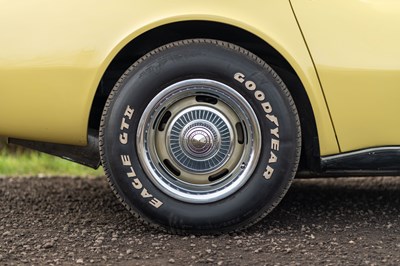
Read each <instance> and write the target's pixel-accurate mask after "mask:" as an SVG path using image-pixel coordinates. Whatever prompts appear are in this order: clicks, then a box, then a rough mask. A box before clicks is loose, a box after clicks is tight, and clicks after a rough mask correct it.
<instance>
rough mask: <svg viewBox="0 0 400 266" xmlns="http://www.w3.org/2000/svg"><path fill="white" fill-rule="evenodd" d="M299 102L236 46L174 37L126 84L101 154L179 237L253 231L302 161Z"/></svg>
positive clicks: (104, 129)
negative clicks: (172, 40) (243, 230)
mask: <svg viewBox="0 0 400 266" xmlns="http://www.w3.org/2000/svg"><path fill="white" fill-rule="evenodd" d="M300 132H301V130H300V123H299V118H298V115H297V110H296V107H295V104H294V102H293V100H292V98H291V96H290V93H289V91H288V90H287V88H286V87H285V85H284V83H283V82H282V81H281V79H280V78H279V77H278V75H277V74H276V73H275V72H274V71H273V70H272V69H271V68H270V67H269V66H268V65H267V64H266V63H265V62H263V61H262V60H261V59H259V58H258V57H256V56H255V55H253V54H251V53H250V52H248V51H246V50H245V49H243V48H240V47H238V46H236V45H233V44H230V43H226V42H222V41H216V40H208V39H193V40H184V41H179V42H174V43H171V44H167V45H165V46H162V47H160V48H158V49H156V50H153V51H152V52H150V53H148V54H147V55H145V56H144V57H142V58H141V59H139V60H138V61H137V62H136V63H135V64H133V65H132V66H131V67H130V68H129V69H128V70H127V71H126V72H125V73H124V75H123V76H122V77H121V79H120V80H119V81H118V82H117V84H116V85H115V87H114V89H113V90H112V92H111V94H110V96H109V98H108V100H107V103H106V106H105V108H104V111H103V115H102V120H101V127H100V154H101V158H102V163H103V166H104V169H105V172H106V175H107V177H108V179H109V182H110V185H111V187H112V189H113V191H114V192H115V193H116V195H117V197H118V198H119V199H120V200H121V201H122V203H123V204H124V205H125V206H126V207H127V208H128V209H129V210H130V211H131V212H132V213H134V214H135V215H136V216H137V217H140V218H142V219H143V220H144V221H146V222H147V223H149V224H151V225H153V226H155V227H158V228H163V229H165V230H167V231H169V232H173V233H195V234H198V233H211V234H214V233H221V232H228V231H233V230H238V229H242V228H245V227H248V226H250V225H252V224H254V223H255V222H257V221H259V220H260V219H261V218H263V217H264V216H266V215H267V214H268V213H269V212H270V211H271V210H272V209H273V208H274V207H275V206H276V205H277V204H278V202H279V201H280V200H281V198H282V197H283V195H284V194H285V192H286V191H287V189H288V188H289V185H290V183H291V181H292V179H293V177H294V175H295V172H296V170H297V165H298V161H299V157H300V146H301V144H300V143H301V134H300Z"/></svg>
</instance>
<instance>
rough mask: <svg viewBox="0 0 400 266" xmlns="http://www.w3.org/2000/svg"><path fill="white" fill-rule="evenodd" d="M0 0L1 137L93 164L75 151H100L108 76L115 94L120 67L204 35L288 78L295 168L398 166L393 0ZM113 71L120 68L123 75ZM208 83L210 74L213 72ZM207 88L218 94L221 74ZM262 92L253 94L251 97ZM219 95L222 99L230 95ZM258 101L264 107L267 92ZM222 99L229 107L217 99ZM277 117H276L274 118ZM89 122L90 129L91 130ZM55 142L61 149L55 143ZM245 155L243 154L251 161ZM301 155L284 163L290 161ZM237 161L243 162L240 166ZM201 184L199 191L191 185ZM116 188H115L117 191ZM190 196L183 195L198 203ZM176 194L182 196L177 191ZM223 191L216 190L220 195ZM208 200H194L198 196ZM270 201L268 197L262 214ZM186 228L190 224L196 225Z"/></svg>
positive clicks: (398, 59) (381, 170)
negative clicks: (297, 128)
mask: <svg viewBox="0 0 400 266" xmlns="http://www.w3.org/2000/svg"><path fill="white" fill-rule="evenodd" d="M0 4H1V9H0V33H1V35H0V36H1V37H0V40H1V42H0V136H4V137H8V138H10V139H11V142H14V143H17V144H21V145H25V146H28V147H31V148H35V149H39V150H42V151H46V152H50V153H53V154H56V155H60V156H63V157H65V158H69V159H72V160H75V161H78V162H81V163H86V164H88V165H90V166H92V167H96V166H98V164H99V158H96V159H94V161H93V162H90V163H88V162H87V161H86V159H87V158H84V157H88V156H89V155H87V154H86V153H82V151H81V150H80V147H82V148H85V147H89V146H90V147H89V148H88V149H89V150H91V151H94V150H95V152H94V154H96V156H97V157H98V156H99V155H98V154H99V152H98V149H97V139H98V135H99V127H100V128H101V127H103V130H104V131H106V130H105V129H104V123H105V122H104V121H108V120H107V119H111V118H110V117H112V116H113V115H114V114H113V113H112V111H110V110H109V109H110V108H109V106H107V104H108V105H112V104H113V101H116V100H113V93H111V96H109V95H110V92H111V90H112V88H113V86H114V84H117V85H116V87H115V88H116V89H114V90H117V91H118V87H119V86H120V84H123V82H124V78H125V76H134V74H132V69H131V68H130V70H129V71H127V72H126V73H125V74H124V71H126V70H127V69H128V68H129V66H131V65H132V64H134V63H135V62H138V63H137V64H138V65H139V66H140V67H141V66H143V67H146V63H147V62H148V61H146V60H147V59H146V58H147V57H146V56H145V55H146V54H148V53H149V54H148V55H149V56H150V57H152V56H153V57H157V55H158V54H163V52H160V51H159V50H156V49H157V48H158V47H163V48H162V49H164V50H173V49H171V47H175V46H177V47H180V49H184V48H185V47H189V46H190V45H193V41H192V40H198V39H202V40H204V39H207V40H211V39H212V40H219V41H222V42H224V43H231V44H233V45H237V46H238V47H243V48H245V49H247V50H249V51H250V52H252V53H253V54H255V56H258V57H260V58H261V59H262V60H264V61H265V62H266V63H267V64H268V65H270V66H271V68H272V69H273V70H274V71H275V72H276V73H277V75H278V79H277V82H278V83H279V80H280V78H282V80H283V83H285V84H286V86H287V87H288V90H289V91H290V93H291V95H292V96H293V100H294V103H295V105H296V106H297V110H298V112H299V117H300V124H301V133H302V138H301V139H302V145H301V146H302V150H301V160H300V167H299V169H300V173H302V174H304V175H308V176H310V175H311V176H313V175H314V174H315V175H331V174H332V175H336V174H339V175H360V174H398V173H399V171H400V167H399V166H397V164H396V162H397V163H398V161H399V160H398V158H399V156H398V155H399V154H400V149H399V148H398V147H400V123H398V122H399V119H398V114H399V113H400V104H399V102H400V88H399V86H400V85H399V84H400V49H399V47H400V27H399V26H398V25H400V2H399V1H389V0H388V1H383V0H382V1H372V0H363V1H360V0H326V1H323V0H265V1H259V0H249V1H239V0H229V1H228V0H220V1H212V0H204V1H197V2H195V1H193V2H188V1H182V0H171V1H161V0H148V1H139V0H133V1H132V0H114V1H104V0H86V1H77V0H68V1H67V0H60V1H51V0H37V1H30V2H27V1H24V2H21V1H10V0H0ZM189 39H190V40H191V41H189V42H187V43H183V44H182V43H175V44H173V45H170V46H168V45H167V44H169V43H173V42H177V41H182V40H189ZM194 43H196V41H194ZM210 43H213V41H205V43H204V44H203V45H204V47H205V46H207V45H209V44H210ZM214 44H215V45H217V46H221V47H222V46H224V45H225V44H221V43H214ZM165 45H167V46H165ZM181 46H183V48H182V47H181ZM162 49H161V50H162ZM154 54H156V56H154ZM140 58H142V59H140ZM143 58H144V59H143ZM139 59H140V60H139ZM145 59H146V60H145ZM137 60H139V61H137ZM142 61H146V63H145V64H143V63H142ZM250 61H251V60H250ZM150 63H151V62H150ZM150 63H149V64H150ZM150 65H151V64H150ZM135 66H136V65H135ZM153 67H154V66H153ZM122 74H124V75H122ZM254 75H255V74H254ZM120 76H122V77H123V78H122V79H120V81H119V82H118V83H117V81H118V80H119V77H120ZM279 76H280V78H279ZM234 77H235V79H236V82H237V81H238V82H239V83H240V84H237V86H238V87H239V86H242V85H244V84H245V85H246V86H247V85H248V83H247V82H250V85H251V84H253V83H254V82H253V81H252V80H251V79H250V80H247V76H246V77H245V75H244V74H243V73H241V72H237V73H236V74H235V76H234ZM250 78H251V76H250ZM189 82H197V81H196V80H194V81H193V80H189ZM202 82H205V84H208V81H204V80H203V81H202ZM210 84H212V86H216V87H218V88H219V89H221V90H222V91H223V90H224V89H223V85H220V84H219V83H218V82H214V83H212V82H211V83H210ZM124 86H125V85H124ZM210 86H211V85H210ZM254 86H255V83H254ZM257 86H259V84H257ZM247 89H248V90H249V91H251V90H252V89H253V88H252V87H247ZM122 90H126V89H122ZM257 92H258V91H257ZM262 93H264V92H262ZM264 96H265V95H264V94H258V95H257V94H255V97H256V98H257V99H258V100H259V99H261V98H262V99H264V98H265V97H264ZM107 97H109V98H108V99H109V100H108V101H107ZM138 97H139V95H138ZM157 97H162V95H161V96H157ZM157 97H155V98H156V99H158V98H157ZM163 97H164V96H163ZM171 97H172V96H171ZM239 98H240V97H239ZM106 101H107V104H106ZM226 101H228V102H229V101H230V100H229V97H227V98H226ZM149 104H150V105H151V103H149ZM210 104H211V103H210ZM263 104H264V105H263V106H264V108H265V106H268V104H269V102H264V103H263ZM200 105H201V104H200ZM232 105H234V104H232ZM152 106H153V109H152V111H154V110H156V107H154V106H157V105H152ZM243 106H246V104H244V105H243ZM269 107H271V106H269ZM103 108H104V110H105V111H104V112H103V114H102V111H103ZM118 108H119V107H118ZM149 108H150V107H149ZM207 108H208V107H207ZM218 108H220V109H219V110H220V111H221V110H225V109H224V108H225V107H223V106H222V105H221V106H219V107H218ZM240 108H242V107H240ZM150 109H151V108H150ZM233 109H234V108H233ZM243 109H245V108H243ZM146 110H147V109H146ZM264 110H265V111H266V113H267V114H266V117H267V118H269V119H270V120H271V116H269V115H270V111H271V110H270V109H268V107H267V109H264ZM134 111H135V110H134V109H133V108H131V107H130V105H127V107H126V111H125V114H124V116H123V117H122V124H121V125H120V127H121V137H120V142H121V143H122V144H126V143H127V138H128V137H127V136H128V135H124V134H126V132H124V131H123V130H128V129H129V124H127V122H126V121H127V120H125V119H132V115H133V113H134ZM231 111H232V110H231ZM110 112H111V113H112V114H110ZM219 113H221V112H219ZM160 114H161V113H160ZM248 114H251V112H249V113H248ZM114 116H115V115H114ZM143 116H145V115H143ZM272 117H274V116H272ZM145 118H146V117H145ZM145 118H142V120H143V119H144V121H152V120H151V119H152V118H146V119H148V120H145ZM275 118H276V117H275ZM142 120H140V121H141V124H139V129H140V125H142V127H143V123H144V122H143V123H142ZM235 121H236V120H235ZM271 122H273V120H271ZM113 123H114V122H113ZM100 124H101V125H102V126H100ZM275 124H276V126H278V122H277V120H275ZM249 125H250V126H251V125H253V124H251V123H250V124H249ZM254 127H255V128H256V127H257V126H254ZM139 129H138V132H139V131H140V130H139ZM202 130H203V131H202V133H201V134H203V135H204V134H205V135H207V134H208V133H207V132H208V131H207V130H208V129H206V128H202ZM276 130H278V129H276ZM93 131H94V134H92V133H90V132H93ZM160 131H161V130H160ZM200 131H201V130H200ZM143 132H145V131H143ZM146 132H147V131H146ZM210 132H211V131H210ZM254 132H256V131H254ZM271 132H272V133H273V135H274V136H276V137H279V134H278V133H277V131H273V130H272V129H271ZM195 133H196V132H195ZM195 133H193V134H195ZM256 133H257V132H256ZM256 133H254V134H255V135H257V134H256ZM106 134H107V133H106ZM143 134H144V133H143ZM146 134H147V133H146ZM196 134H197V135H195V137H193V139H191V140H190V141H193V143H191V144H190V145H192V144H193V147H192V148H193V149H197V148H196V147H203V146H201V145H206V144H207V145H211V146H212V145H215V143H211V142H210V143H206V144H204V143H203V144H202V143H201V142H200V141H203V140H202V139H201V137H202V136H200V135H201V134H200V133H199V134H200V135H199V134H198V133H196ZM210 134H211V133H210ZM237 134H239V133H237ZM239 135H240V134H239ZM273 135H271V136H272V137H274V136H273ZM299 136H300V134H298V137H299ZM92 137H93V138H94V139H95V141H94V142H92V141H91V139H92ZM102 137H103V139H102ZM137 138H138V142H137V143H136V144H135V145H139V142H140V141H143V140H144V139H145V137H143V136H141V135H140V133H137ZM105 139H107V137H104V132H103V133H102V129H100V153H101V154H102V156H103V164H105V168H106V172H107V174H108V175H109V176H113V173H111V172H112V171H111V170H107V169H112V167H113V166H112V165H111V164H110V165H111V166H110V165H109V164H108V162H107V156H108V155H107V151H105V150H106V148H103V151H102V147H103V146H104V141H105ZM195 141H197V142H195ZM263 141H264V140H263ZM268 141H269V140H268ZM268 141H267V143H268ZM271 141H272V144H271V155H270V156H269V155H268V158H267V157H265V158H266V159H265V160H264V163H268V164H267V166H264V170H263V171H264V172H263V173H264V174H263V176H264V178H265V179H267V180H269V179H270V178H271V176H272V175H273V172H274V170H275V173H276V172H278V171H277V170H276V169H274V168H273V167H272V166H273V164H272V163H275V162H277V161H280V160H282V159H281V158H283V157H282V156H281V157H280V156H276V155H275V154H274V153H273V150H274V149H275V150H276V151H278V150H279V142H278V141H279V140H276V139H275V140H274V139H272V140H271ZM274 141H275V142H274ZM256 142H257V141H256ZM256 142H255V143H256ZM93 143H94V144H93ZM257 143H258V142H257ZM241 144H242V143H241ZM91 145H92V146H91ZM157 145H159V144H157ZM157 145H154V146H157ZM188 145H189V144H188ZM196 145H197V146H196ZM199 145H200V146H199ZM257 145H258V144H257ZM257 145H255V148H254V147H253V148H254V149H256V148H257ZM54 147H57V148H58V149H61V152H54V150H55V149H54ZM60 147H61V148H60ZM204 147H205V146H204ZM204 147H203V148H204ZM138 149H139V148H138ZM155 149H156V150H157V149H158V146H157V147H156V148H155ZM63 151H64V153H63ZM292 151H296V152H298V154H300V147H294V149H293V150H292ZM152 152H153V153H156V152H157V151H152ZM139 153H140V151H139ZM150 153H151V152H150ZM110 154H112V152H111V151H110ZM163 154H166V155H168V156H171V152H170V154H168V152H167V151H163ZM74 156H76V158H75V157H74ZM119 156H121V158H122V166H123V169H125V168H124V167H128V168H127V169H128V170H127V172H124V173H123V174H124V175H127V176H128V177H130V178H134V179H132V180H133V181H132V180H131V181H130V182H131V184H132V186H133V188H134V189H135V190H134V191H137V192H138V193H139V192H140V193H139V194H138V195H139V196H138V197H139V199H140V200H142V199H145V200H147V202H148V203H149V204H148V205H147V206H148V207H149V206H150V205H151V206H150V207H149V208H152V207H156V208H160V207H161V206H162V207H161V208H167V207H166V205H167V203H166V202H165V201H163V200H162V197H163V195H164V194H161V195H160V196H158V197H157V196H155V194H154V193H153V194H151V189H149V187H148V186H146V183H145V181H144V180H143V179H140V177H137V178H136V173H137V171H138V170H137V168H135V167H136V166H135V165H134V163H133V157H132V156H133V155H131V157H130V156H128V155H124V154H123V153H121V154H117V155H116V157H117V158H119ZM196 156H197V155H196ZM237 156H239V155H237ZM263 156H266V155H263ZM363 156H366V157H365V158H364V157H363ZM150 157H151V155H150ZM253 157H254V156H253ZM253 157H252V156H250V155H249V158H250V159H253ZM256 157H257V156H256ZM143 158H144V157H143ZM143 158H139V159H140V160H141V163H142V166H143V164H144V163H143V161H144V160H146V158H144V159H143ZM299 158H300V155H299ZM382 158H383V159H384V160H382ZM297 159H298V158H297ZM297 159H293V160H292V161H290V160H288V161H290V165H294V166H293V167H294V168H296V169H297V163H298V160H297ZM364 159H365V160H364ZM352 162H353V163H354V164H353V165H352ZM375 162H377V164H375ZM118 163H120V161H118ZM161 163H163V162H161ZM256 164H257V162H256V163H255V164H254V167H256V166H255V165H256ZM166 165H167V166H166V167H167V168H168V167H169V166H168V164H167V163H166ZM271 165H272V166H271ZM230 166H231V165H228V166H227V167H228V168H229V167H230ZM129 167H130V168H129ZM235 167H236V166H235ZM242 167H243V169H245V168H246V163H243V164H242ZM150 168H151V167H150ZM155 168H156V166H155ZM183 168H184V167H183ZM294 168H293V169H294ZM140 169H141V168H140ZM171 169H172V170H171ZM235 169H236V168H235ZM178 170H179V169H178ZM178 170H176V169H175V168H174V166H171V168H169V170H167V172H168V171H169V173H171V172H173V173H177V175H178V176H179V174H180V172H179V171H178ZM225 170H226V169H225ZM253 170H254V169H253ZM124 171H125V170H124ZM145 171H147V172H146V174H147V176H151V174H153V172H152V171H153V170H151V169H150V170H149V169H147V170H146V169H145ZM282 171H283V172H284V171H290V170H287V169H284V170H282ZM205 172H207V171H205ZM294 172H295V170H293V173H294ZM110 173H111V174H110ZM185 173H186V172H185ZM196 174H197V173H196ZM196 174H193V175H189V177H187V178H188V179H185V180H184V182H183V183H185V182H192V181H193V176H196ZM220 174H221V173H218V175H216V176H219V175H220ZM210 178H211V176H210ZM224 178H225V177H224ZM229 178H230V177H228V179H226V180H229ZM246 178H250V177H246ZM285 178H286V177H285ZM112 180H113V177H111V182H113V181H112ZM210 180H211V179H210ZM224 180H225V179H224ZM246 180H247V179H246ZM287 180H289V179H287ZM264 181H265V180H264ZM152 182H153V184H155V187H156V188H160V189H161V191H163V189H164V190H167V193H166V194H168V193H170V194H171V193H172V192H171V191H168V189H169V188H168V185H163V184H161V185H160V184H158V183H157V182H159V180H158V181H157V179H155V180H152ZM173 182H175V181H172V183H173ZM193 182H194V181H193ZM196 182H197V181H196ZM196 182H194V183H195V184H194V185H193V184H192V185H193V187H196V186H197V185H198V184H197V183H196ZM207 182H208V181H207ZM210 182H211V181H210ZM287 182H288V183H287V186H283V185H282V186H281V187H280V189H279V191H280V193H284V192H285V191H286V189H287V187H288V184H289V183H290V181H287ZM117 183H118V182H117ZM172 183H171V184H172ZM211 183H212V182H211ZM244 183H245V182H244V181H243V184H244ZM185 184H186V183H185ZM243 184H241V185H240V186H242V185H243ZM149 186H150V185H149ZM171 186H172V185H171ZM240 186H238V188H237V189H239V188H240ZM150 188H151V186H150ZM154 189H155V188H154ZM154 189H153V192H154ZM221 189H222V187H221ZM235 189H236V188H235ZM116 190H118V188H116ZM222 190H223V189H222ZM121 191H122V190H121ZM121 191H117V193H119V194H121V193H122V194H123V193H124V192H121ZM177 191H178V192H179V190H177ZM188 191H189V192H190V193H191V190H188ZM200 191H202V190H200ZM235 191H236V190H235ZM189 192H187V193H189ZM190 193H189V194H190ZM229 193H234V192H233V190H232V191H231V192H229ZM170 194H168V195H170ZM172 194H173V193H172ZM178 194H179V193H178ZM281 195H283V194H281ZM170 196H171V195H170ZM229 196H230V194H229V195H228V194H227V195H226V197H229ZM173 197H174V196H173ZM190 197H191V196H188V198H184V200H183V201H185V200H186V201H188V202H191V201H192V200H193V201H195V200H194V199H192V198H190ZM193 198H195V197H194V196H193ZM176 199H178V200H181V198H180V197H179V196H176ZM219 199H220V198H218V197H217V196H216V199H215V200H219ZM203 200H204V199H201V200H199V202H200V203H204V202H203ZM133 201H135V200H133ZM136 201H137V199H136ZM212 202H213V200H211V202H210V203H211V204H212ZM277 202H278V200H276V201H274V203H273V204H272V205H273V206H275V205H276V204H277ZM131 208H133V209H135V208H136V207H132V206H131ZM256 208H258V207H256ZM271 208H272V207H271ZM271 208H269V209H268V210H267V208H266V207H265V213H267V212H268V211H269V210H270V209H271ZM138 212H139V214H141V215H143V216H144V217H145V219H147V220H150V221H153V220H154V219H153V218H152V216H151V215H148V214H147V213H146V214H143V212H142V211H141V210H139V211H138ZM185 215H186V214H185ZM257 215H259V217H262V216H264V214H257ZM146 217H147V218H146ZM149 217H150V218H149ZM254 217H255V216H254ZM254 217H253V216H252V217H250V218H248V220H249V221H250V222H251V221H253V222H254V221H256V220H257V219H258V218H257V217H256V218H257V219H256V218H254ZM232 219H233V218H232ZM246 219H247V218H246ZM250 222H249V223H250ZM188 223H189V224H190V222H188ZM221 224H224V223H221ZM221 224H219V225H216V226H215V227H213V226H211V227H207V226H208V225H207V226H206V227H205V228H208V229H205V230H206V231H207V230H209V231H211V232H213V230H214V229H215V228H217V229H218V228H225V227H224V226H225V224H224V225H223V226H222V225H221ZM163 226H164V227H167V228H168V226H166V225H165V224H164V225H163ZM185 226H186V225H177V226H176V227H175V225H173V226H171V228H172V231H174V230H177V231H180V230H182V231H186V229H185ZM235 226H236V225H232V226H231V225H230V224H229V223H228V224H227V226H226V228H228V230H230V229H232V228H235ZM188 228H189V229H187V231H190V232H198V230H197V229H194V230H192V229H190V227H188ZM210 228H212V229H210ZM224 230H225V229H224ZM200 231H201V230H200Z"/></svg>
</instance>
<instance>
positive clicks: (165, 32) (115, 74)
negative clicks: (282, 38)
mask: <svg viewBox="0 0 400 266" xmlns="http://www.w3.org/2000/svg"><path fill="white" fill-rule="evenodd" d="M193 38H209V39H218V40H222V41H226V42H230V43H234V44H236V45H238V46H241V47H243V48H245V49H247V50H249V51H251V52H252V53H254V54H256V55H257V56H259V57H260V58H262V59H263V60H264V61H265V62H267V63H268V64H269V65H270V66H271V67H272V68H273V69H274V70H275V71H276V72H277V73H278V75H279V76H280V77H281V78H282V80H283V81H284V82H285V84H286V86H287V87H288V89H289V91H290V93H291V94H292V97H293V99H294V101H295V103H296V106H297V109H298V112H299V116H300V122H301V126H302V154H301V160H300V166H299V170H300V171H305V170H307V171H310V170H311V171H318V170H319V165H320V163H319V158H320V153H319V143H318V134H317V128H316V125H315V118H314V113H313V110H312V107H311V103H310V101H309V99H308V96H307V94H306V91H305V89H304V87H303V85H302V83H301V81H300V79H299V78H298V76H297V74H296V73H295V71H294V70H293V68H292V67H291V66H290V64H289V63H288V62H287V61H286V59H285V58H284V57H283V56H282V55H281V54H279V53H278V52H277V51H276V50H275V49H274V48H273V47H271V46H270V45H269V44H268V43H266V42H265V41H264V40H262V39H260V38H258V37H257V36H255V35H253V34H251V33H250V32H248V31H245V30H243V29H240V28H236V27H233V26H230V25H227V24H222V23H216V22H207V21H186V22H177V23H171V24H167V25H164V26H160V27H158V28H155V29H152V30H150V31H148V32H146V33H144V34H142V35H140V36H139V37H137V38H136V39H134V40H132V41H131V42H130V43H128V44H127V45H126V46H125V47H124V48H123V49H122V50H121V51H120V52H119V53H118V54H117V56H116V57H115V58H114V59H113V61H112V62H111V64H110V65H109V66H108V68H107V70H106V72H105V73H104V75H103V77H102V79H101V81H100V84H99V86H98V88H97V91H96V95H95V98H94V100H93V104H92V108H91V113H90V119H89V128H92V129H96V130H98V129H99V125H100V119H101V114H102V110H103V107H104V105H105V102H106V100H107V97H108V95H109V93H110V91H111V90H112V88H113V86H114V84H115V83H116V82H117V81H118V79H119V78H120V77H121V75H122V74H123V73H124V72H125V71H126V70H127V69H128V68H129V67H130V66H131V65H132V64H133V63H134V62H135V61H136V60H138V59H139V58H140V57H142V56H143V55H144V54H146V53H148V52H150V51H152V50H154V49H155V48H157V47H159V46H161V45H164V44H166V43H169V42H173V41H178V40H183V39H193ZM300 107H301V108H300Z"/></svg>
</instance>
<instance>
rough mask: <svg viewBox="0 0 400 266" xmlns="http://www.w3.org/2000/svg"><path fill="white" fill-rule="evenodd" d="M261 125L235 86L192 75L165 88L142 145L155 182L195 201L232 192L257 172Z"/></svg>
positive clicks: (144, 122) (146, 115)
mask: <svg viewBox="0 0 400 266" xmlns="http://www.w3.org/2000/svg"><path fill="white" fill-rule="evenodd" d="M260 135H261V133H260V127H259V124H258V120H257V117H256V115H255V114H254V112H253V110H252V108H251V106H250V105H249V103H248V102H247V101H246V100H245V99H244V98H243V96H241V95H240V94H239V93H238V92H236V91H235V90H234V89H232V88H231V87H229V86H227V85H225V84H223V83H220V82H217V81H213V80H207V79H189V80H185V81H181V82H177V83H175V84H173V85H171V86H169V87H167V88H165V89H164V90H162V91H161V92H160V93H159V94H158V95H157V96H156V97H155V98H154V99H153V100H152V101H151V102H150V103H149V105H148V106H147V108H146V109H145V111H144V112H143V115H142V117H141V119H140V122H139V127H138V132H137V138H136V144H137V151H138V157H139V160H140V163H141V165H142V167H143V169H144V171H145V172H146V174H147V176H148V177H149V178H150V179H151V181H152V182H153V183H154V184H155V185H156V186H157V187H158V188H159V189H160V190H162V191H163V192H165V193H166V194H168V195H169V196H171V197H173V198H176V199H178V200H182V201H185V202H191V203H208V202H214V201H217V200H220V199H223V198H226V197H228V196H229V195H231V194H232V193H234V192H235V191H237V190H238V189H239V188H241V187H242V186H243V185H244V184H245V183H246V182H247V180H248V179H249V178H250V176H251V174H252V173H253V171H254V169H255V167H256V165H257V162H258V158H259V155H260V150H261V137H260Z"/></svg>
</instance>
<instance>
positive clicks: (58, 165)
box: [0, 150, 104, 176]
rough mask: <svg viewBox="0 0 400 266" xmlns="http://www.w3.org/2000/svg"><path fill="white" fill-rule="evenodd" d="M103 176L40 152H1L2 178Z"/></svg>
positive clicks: (84, 167)
mask: <svg viewBox="0 0 400 266" xmlns="http://www.w3.org/2000/svg"><path fill="white" fill-rule="evenodd" d="M50 175H51V176H102V175H104V172H103V169H102V168H101V167H100V168H99V169H97V170H94V169H92V168H89V167H86V166H83V165H79V164H76V163H73V162H70V161H67V160H64V159H61V158H58V157H55V156H51V155H47V154H44V153H39V152H24V153H20V154H18V153H16V154H14V153H8V152H7V151H5V150H2V151H0V176H50Z"/></svg>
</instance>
